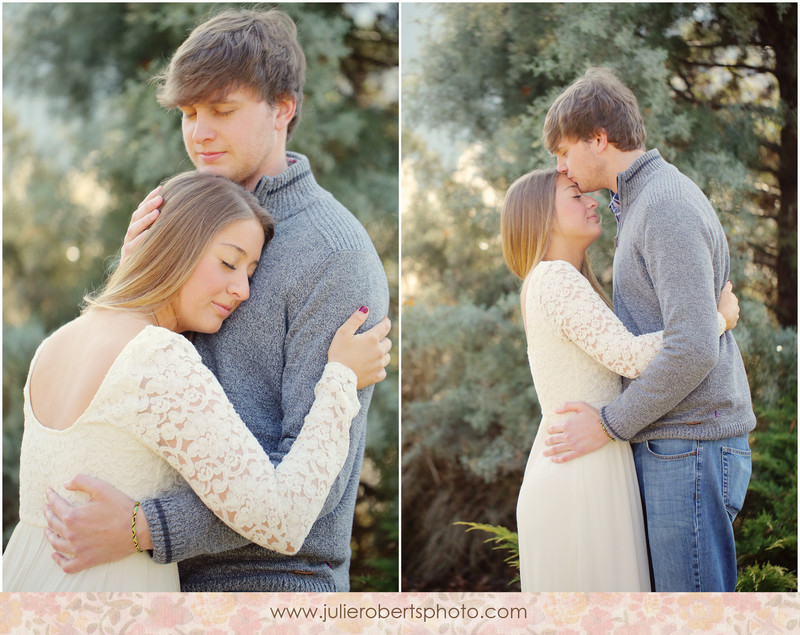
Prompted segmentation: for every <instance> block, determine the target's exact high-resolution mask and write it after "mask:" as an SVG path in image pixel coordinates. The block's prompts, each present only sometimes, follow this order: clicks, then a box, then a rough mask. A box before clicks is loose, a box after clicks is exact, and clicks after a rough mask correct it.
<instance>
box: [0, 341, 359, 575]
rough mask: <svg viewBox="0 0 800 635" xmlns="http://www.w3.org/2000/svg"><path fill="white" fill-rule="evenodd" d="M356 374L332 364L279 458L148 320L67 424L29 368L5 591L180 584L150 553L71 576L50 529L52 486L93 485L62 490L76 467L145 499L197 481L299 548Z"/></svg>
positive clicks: (235, 511)
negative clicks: (44, 409)
mask: <svg viewBox="0 0 800 635" xmlns="http://www.w3.org/2000/svg"><path fill="white" fill-rule="evenodd" d="M39 351H41V346H40V348H39ZM39 351H37V353H36V355H35V356H34V358H33V361H32V362H31V369H33V367H34V365H35V364H36V360H37V358H38V356H39ZM356 381H357V379H356V376H355V374H354V373H353V371H352V370H350V369H349V368H347V367H346V366H343V365H341V364H337V363H329V364H328V365H327V366H326V367H325V370H324V372H323V375H322V378H321V379H320V381H319V383H318V384H317V386H316V388H315V401H314V404H313V405H312V407H311V410H310V412H309V414H308V415H307V417H306V419H305V425H304V426H303V428H302V431H301V433H300V434H299V435H298V437H297V439H296V441H295V443H294V445H293V446H292V449H291V451H290V452H289V453H288V454H287V455H286V456H285V457H284V458H283V460H282V461H281V463H280V464H279V465H278V467H277V468H276V467H273V465H272V463H270V461H269V458H268V457H267V455H266V454H265V453H264V450H263V449H262V448H261V446H260V445H259V444H258V442H257V441H256V439H255V438H254V437H253V436H252V434H250V432H249V431H248V430H247V428H246V427H245V425H244V423H242V421H241V419H240V418H239V416H238V415H237V414H236V412H235V411H234V409H233V406H231V404H230V402H229V401H228V399H227V398H226V397H225V393H224V392H223V390H222V387H221V386H220V385H219V383H218V382H217V380H216V379H215V377H214V376H213V375H212V374H211V372H210V371H209V370H208V369H207V368H206V367H205V366H204V365H203V364H202V362H201V360H200V356H199V355H198V353H197V351H196V350H195V349H194V347H193V346H192V345H191V343H190V342H189V341H188V340H186V339H185V338H184V337H183V336H181V335H178V334H175V333H172V332H171V331H168V330H166V329H163V328H158V327H155V326H148V327H145V328H144V329H143V330H142V331H141V332H140V333H139V334H138V335H137V336H136V337H134V338H133V339H132V340H131V341H130V342H129V343H128V344H127V345H126V347H125V348H124V349H123V351H122V352H121V353H120V355H119V356H118V357H117V359H116V360H115V361H114V363H113V365H112V366H111V368H110V369H109V371H108V374H107V375H106V377H105V378H104V380H103V382H102V384H101V386H100V388H99V390H98V391H97V394H96V395H95V396H94V398H93V400H92V402H91V403H90V405H89V407H88V408H87V409H86V411H85V412H84V413H83V414H82V415H81V416H80V417H79V418H78V419H77V420H76V421H75V422H74V423H73V424H72V425H71V426H70V427H69V428H67V429H65V430H54V429H52V428H47V427H44V426H43V425H41V424H40V423H39V422H38V421H37V420H36V416H35V414H34V411H33V408H32V407H31V400H30V373H29V375H28V382H27V383H26V385H25V392H24V397H25V405H24V410H25V427H24V433H23V439H22V453H21V458H20V512H19V513H20V523H19V524H18V525H17V527H16V528H15V529H14V533H13V535H12V536H11V539H10V542H9V544H8V547H7V549H6V551H5V553H4V554H3V590H4V591H178V590H180V586H179V583H178V569H177V565H174V564H172V565H159V564H155V563H153V561H152V559H151V558H150V557H149V555H148V554H146V553H136V552H132V553H131V555H129V556H127V557H126V558H124V559H122V560H118V561H116V562H112V563H109V564H104V565H99V566H96V567H92V568H90V569H87V570H85V571H82V572H80V573H76V574H71V575H70V574H65V573H63V572H62V571H61V569H60V568H59V567H58V566H57V565H56V564H55V562H54V561H53V560H52V558H51V553H52V551H53V550H52V547H51V546H50V543H49V542H47V539H46V538H45V536H44V527H45V526H46V522H45V519H44V515H43V513H42V508H43V506H44V505H45V502H46V499H45V490H46V488H47V487H48V486H49V487H52V488H53V489H54V490H55V491H56V492H57V493H58V494H60V495H61V496H63V497H64V498H66V499H67V500H70V501H72V502H74V503H80V502H82V501H83V500H85V498H83V497H85V495H84V494H82V493H78V492H70V491H67V490H65V489H64V488H63V483H65V482H66V481H67V480H69V479H70V478H72V477H73V476H74V475H75V474H77V473H79V472H81V473H86V474H90V475H92V476H96V477H99V478H102V479H104V480H106V481H108V482H110V483H111V484H112V485H113V486H115V487H116V488H118V489H120V490H122V491H123V492H125V493H126V494H127V495H128V496H130V497H131V498H134V499H136V500H139V499H143V498H147V497H152V496H157V495H160V494H164V493H168V492H169V491H171V490H174V489H175V488H179V487H185V486H186V482H187V481H188V483H189V485H190V486H191V487H192V489H194V490H195V492H196V493H197V494H198V495H199V496H200V498H201V499H202V500H203V502H204V503H205V504H206V506H208V507H209V508H210V509H211V510H213V511H214V513H215V514H216V515H217V516H218V517H219V518H220V519H221V520H222V521H223V522H225V523H226V524H227V525H229V526H230V527H232V528H233V529H234V530H236V531H237V532H239V533H240V534H242V535H244V536H246V537H247V538H249V539H250V540H252V541H253V542H256V543H258V544H260V545H262V546H264V547H266V548H268V549H272V550H274V551H278V552H280V553H285V554H291V553H295V552H296V551H297V550H298V549H299V548H300V547H301V545H302V543H303V540H304V539H305V536H306V535H307V533H308V531H309V529H310V527H311V525H312V524H313V522H314V521H315V520H316V518H317V516H318V515H319V512H320V510H321V509H322V505H323V503H324V501H325V498H326V497H327V494H328V491H329V489H330V486H331V483H332V482H333V480H334V478H335V477H336V475H337V474H338V472H339V470H340V469H341V466H342V465H343V463H344V461H345V458H346V456H347V450H348V446H349V429H350V423H351V420H352V418H353V417H354V416H355V414H356V413H357V412H358V410H359V407H360V406H359V402H358V399H357V396H356ZM184 479H185V480H184ZM131 549H133V543H132V541H131Z"/></svg>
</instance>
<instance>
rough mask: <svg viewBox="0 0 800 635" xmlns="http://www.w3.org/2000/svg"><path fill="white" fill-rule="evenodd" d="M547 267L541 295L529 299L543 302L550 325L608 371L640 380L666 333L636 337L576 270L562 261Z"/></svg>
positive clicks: (550, 263)
mask: <svg viewBox="0 0 800 635" xmlns="http://www.w3.org/2000/svg"><path fill="white" fill-rule="evenodd" d="M543 264H545V263H543ZM546 266H547V269H546V270H545V271H544V273H543V274H542V276H541V278H540V281H539V285H538V288H539V293H537V294H530V293H529V298H530V297H532V296H533V295H535V296H536V300H535V301H536V302H541V303H542V308H543V310H544V314H545V316H546V318H547V320H548V322H549V323H550V324H551V325H552V326H553V328H555V329H556V330H557V331H558V332H560V333H562V334H563V335H564V336H565V337H566V338H568V339H569V340H572V341H573V342H575V344H577V345H578V346H579V347H580V348H581V349H583V350H584V351H585V352H586V353H587V354H588V355H590V356H591V357H592V358H593V359H596V360H597V361H598V362H600V363H601V364H602V365H603V366H605V367H606V368H609V369H610V370H612V371H614V372H615V373H617V374H618V375H623V376H625V377H630V378H634V377H638V376H639V375H640V374H641V373H642V371H643V370H644V369H645V368H646V367H647V365H648V364H649V363H650V361H651V360H652V359H653V358H654V357H655V356H656V354H657V353H658V351H659V350H661V344H662V337H661V336H662V331H657V332H656V333H647V334H645V335H639V336H636V335H633V334H632V333H631V332H630V331H628V329H626V328H625V327H624V326H623V324H622V322H620V321H619V318H618V317H617V316H616V315H614V312H613V311H612V310H611V309H610V308H609V307H608V306H607V305H606V303H605V302H603V300H602V298H601V297H600V296H599V295H598V294H597V293H596V292H595V290H594V289H592V286H591V285H590V284H589V281H588V280H587V279H586V278H584V277H583V275H581V273H580V272H579V271H578V270H577V269H575V267H573V266H572V265H570V264H569V263H566V262H562V261H552V262H548V263H546ZM529 301H530V300H529Z"/></svg>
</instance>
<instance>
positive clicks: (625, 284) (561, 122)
mask: <svg viewBox="0 0 800 635" xmlns="http://www.w3.org/2000/svg"><path fill="white" fill-rule="evenodd" d="M544 139H545V145H546V147H547V149H548V151H549V152H551V153H552V154H555V155H556V157H557V160H558V170H559V172H561V173H562V174H566V175H567V176H568V177H569V178H570V179H572V180H573V181H574V182H575V183H576V184H577V185H578V186H579V187H580V189H581V190H582V191H584V192H591V191H594V190H598V189H601V188H608V189H609V190H610V191H611V192H612V202H611V209H612V211H614V214H615V216H616V217H617V222H618V226H617V230H618V231H617V237H616V246H617V248H616V252H615V254H614V268H613V287H614V311H615V313H616V314H617V316H618V317H619V318H620V320H621V321H622V323H623V324H624V325H625V326H626V327H627V328H628V329H629V330H630V331H631V332H633V333H634V334H636V335H639V334H642V333H649V332H654V331H659V330H662V329H663V331H664V344H663V348H662V349H661V351H660V353H659V354H658V355H657V357H656V358H655V359H654V360H653V361H652V362H651V363H650V365H649V366H648V367H647V369H646V370H645V371H644V372H643V373H642V375H641V376H640V377H639V378H638V379H635V380H623V382H624V383H623V385H624V390H623V392H622V394H621V395H620V396H619V398H617V399H616V400H615V401H613V402H612V403H611V404H609V405H607V406H604V407H603V408H601V409H600V410H599V411H598V410H597V409H596V408H593V407H591V406H590V405H588V404H586V403H582V402H579V403H572V404H567V405H566V406H565V407H564V411H574V412H576V413H577V414H576V415H573V416H572V417H571V418H569V419H568V420H567V421H566V422H564V423H561V424H557V425H554V426H552V427H551V428H550V432H551V433H552V434H553V436H552V437H551V439H549V440H548V445H550V446H551V447H550V448H549V449H548V451H547V452H546V454H547V455H548V456H553V457H555V458H554V459H553V460H554V461H557V462H563V461H567V460H570V459H573V458H576V457H578V456H582V455H583V454H586V453H588V452H591V451H593V450H595V449H597V448H599V447H601V446H602V445H603V444H605V443H607V442H612V441H614V440H617V439H620V440H626V441H631V443H632V449H633V454H634V459H635V462H636V470H637V474H638V478H639V487H640V490H641V493H642V497H643V505H644V512H645V517H646V524H647V536H648V544H649V548H650V559H651V566H652V573H653V576H654V582H655V590H656V591H733V590H734V589H735V585H736V552H735V544H734V538H733V530H732V526H731V524H732V522H733V519H734V517H735V516H736V513H737V512H738V511H739V509H740V508H741V505H742V503H743V501H744V496H745V493H746V490H747V485H748V482H749V480H750V450H749V446H748V442H747V433H748V432H749V431H750V430H752V429H753V428H754V427H755V416H754V414H753V409H752V405H751V401H750V391H749V386H748V383H747V377H746V375H745V369H744V365H743V363H742V358H741V354H740V353H739V349H738V347H737V345H736V342H735V340H734V338H733V335H732V333H731V332H730V331H728V332H726V333H725V334H724V335H723V336H722V337H721V338H719V337H718V333H717V323H716V305H717V300H718V298H719V293H720V291H721V289H722V287H723V286H724V284H725V282H726V281H727V279H728V275H729V268H730V256H729V252H728V246H727V242H726V239H725V234H724V232H723V230H722V226H721V225H720V223H719V220H718V219H717V216H716V214H715V212H714V209H713V208H712V207H711V204H710V203H709V202H708V199H707V198H706V197H705V196H704V195H703V193H702V192H701V191H700V189H699V188H698V187H697V186H696V185H695V184H694V183H693V182H692V181H691V180H690V179H689V178H687V177H686V176H685V175H683V174H681V173H680V172H679V171H678V170H677V169H676V168H675V167H674V166H672V165H670V164H669V163H667V162H666V161H664V159H663V158H662V157H661V155H660V154H659V152H658V150H650V151H649V152H646V151H645V145H644V142H645V130H644V123H643V121H642V117H641V114H640V113H639V108H638V104H637V102H636V98H635V97H634V95H633V93H631V91H630V90H629V89H627V88H626V87H625V86H623V85H622V83H621V82H620V81H619V80H618V79H617V78H616V77H614V75H613V74H611V73H610V72H609V71H607V70H604V69H591V70H590V71H588V72H587V73H586V75H585V76H584V77H583V78H581V79H579V80H577V81H576V82H575V83H573V84H572V85H571V86H570V87H568V88H567V89H566V90H565V91H564V92H563V93H562V94H561V95H560V96H559V97H558V99H557V100H556V101H555V103H554V104H553V105H552V107H551V108H550V111H549V112H548V113H547V117H546V120H545V124H544Z"/></svg>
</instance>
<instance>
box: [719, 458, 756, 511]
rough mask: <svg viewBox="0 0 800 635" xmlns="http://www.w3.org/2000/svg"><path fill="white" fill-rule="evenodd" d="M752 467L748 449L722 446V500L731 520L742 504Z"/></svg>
mask: <svg viewBox="0 0 800 635" xmlns="http://www.w3.org/2000/svg"><path fill="white" fill-rule="evenodd" d="M752 469H753V466H752V462H751V460H750V450H740V449H738V448H728V447H725V446H723V447H722V500H723V501H724V502H725V508H726V509H727V511H728V517H729V518H730V519H731V522H733V519H734V518H736V514H738V513H739V511H740V510H741V509H742V505H743V504H744V497H745V494H747V486H748V485H749V484H750V473H751V471H752Z"/></svg>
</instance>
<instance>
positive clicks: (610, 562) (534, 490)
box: [517, 415, 650, 591]
mask: <svg viewBox="0 0 800 635" xmlns="http://www.w3.org/2000/svg"><path fill="white" fill-rule="evenodd" d="M562 417H564V415H551V416H545V417H544V418H543V419H542V422H541V424H540V426H539V432H538V434H537V435H536V439H535V441H534V444H533V448H532V449H531V453H530V456H529V458H528V463H527V466H526V468H525V477H524V479H523V482H522V487H521V489H520V493H519V499H518V501H517V529H518V532H519V552H520V577H521V581H522V590H523V591H649V590H650V574H649V570H648V569H649V567H648V559H647V545H646V541H645V534H644V521H643V519H642V510H641V503H640V498H639V485H638V482H637V479H636V467H635V465H634V462H633V454H632V452H631V448H630V445H629V444H628V443H623V442H619V441H614V442H610V443H606V444H605V445H604V446H603V447H602V448H601V449H599V450H597V451H595V452H592V453H590V454H587V455H585V456H582V457H580V458H577V459H573V460H571V461H567V462H566V463H554V462H553V461H552V458H551V457H544V456H542V452H544V450H545V449H546V448H547V446H546V445H545V438H546V437H547V431H546V428H547V426H548V425H551V424H552V423H553V422H554V421H555V420H556V419H557V418H562Z"/></svg>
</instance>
